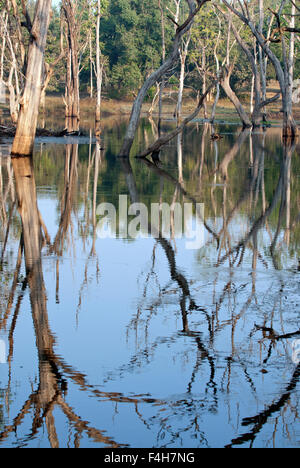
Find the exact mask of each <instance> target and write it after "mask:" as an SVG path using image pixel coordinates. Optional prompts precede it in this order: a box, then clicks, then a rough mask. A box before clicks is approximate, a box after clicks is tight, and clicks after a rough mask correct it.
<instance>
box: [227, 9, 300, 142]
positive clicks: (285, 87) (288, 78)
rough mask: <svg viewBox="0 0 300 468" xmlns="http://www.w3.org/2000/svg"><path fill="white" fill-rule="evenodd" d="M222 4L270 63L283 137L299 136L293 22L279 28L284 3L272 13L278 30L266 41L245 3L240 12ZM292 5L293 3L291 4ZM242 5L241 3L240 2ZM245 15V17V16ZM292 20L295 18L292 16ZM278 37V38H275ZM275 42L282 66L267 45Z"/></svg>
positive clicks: (292, 137)
mask: <svg viewBox="0 0 300 468" xmlns="http://www.w3.org/2000/svg"><path fill="white" fill-rule="evenodd" d="M223 3H224V4H225V5H226V6H227V8H228V9H229V10H231V11H232V12H233V13H234V14H235V15H236V16H237V17H238V18H239V19H240V20H241V21H242V22H243V23H244V24H245V25H246V26H248V27H249V28H250V30H251V32H252V34H253V36H254V37H255V38H256V40H257V42H258V44H259V46H260V47H261V48H262V50H263V52H264V53H265V55H266V56H267V57H268V58H269V60H270V61H271V62H272V64H273V66H274V69H275V72H276V76H277V79H278V81H279V84H280V90H281V94H282V110H283V137H284V138H291V139H294V138H295V137H297V136H298V135H299V131H298V127H297V124H296V122H295V120H294V117H293V102H292V81H293V69H294V53H293V50H294V45H295V28H294V27H293V24H294V21H293V20H292V21H291V26H290V27H289V28H282V27H281V20H280V18H281V14H282V8H283V6H284V4H285V2H282V4H281V7H280V9H279V12H278V13H276V12H273V14H274V16H275V17H276V20H277V25H278V28H276V29H275V31H273V33H272V34H271V36H270V37H268V38H267V39H266V38H265V37H264V36H263V35H261V34H260V32H259V30H258V29H257V28H256V27H255V24H254V22H253V19H252V18H251V17H250V14H249V10H248V8H247V5H246V2H244V6H245V9H244V8H243V9H242V12H241V11H239V10H237V9H236V8H234V6H233V5H232V4H231V3H229V2H228V1H227V0H223ZM292 4H294V3H292ZM240 5H242V2H240ZM245 14H247V17H246V16H245ZM292 18H293V19H295V17H294V16H293V15H292ZM286 32H290V33H291V34H292V36H291V39H290V53H289V54H288V53H287V50H286V39H285V37H284V34H285V33H286ZM276 35H277V36H278V35H279V38H277V37H276ZM270 42H276V43H281V45H282V52H283V65H282V62H281V60H280V59H279V58H278V57H277V56H276V55H275V53H274V52H273V50H272V49H271V48H270V46H269V43H270Z"/></svg>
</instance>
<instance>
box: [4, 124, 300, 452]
mask: <svg viewBox="0 0 300 468" xmlns="http://www.w3.org/2000/svg"><path fill="white" fill-rule="evenodd" d="M231 130H232V129H230V128H224V129H223V133H224V135H225V136H224V139H223V140H221V141H212V140H211V138H210V136H211V129H210V127H209V126H207V125H206V126H203V127H202V126H200V125H193V126H190V127H189V128H188V129H187V132H186V133H185V134H184V135H183V136H180V137H178V138H176V139H175V141H173V142H171V143H170V144H169V145H168V147H167V148H165V149H163V150H162V152H161V155H160V159H161V163H159V164H157V163H156V161H153V160H151V159H149V160H148V159H145V160H133V161H128V160H124V159H121V160H118V159H117V158H116V157H115V154H118V152H117V151H116V147H117V145H118V144H119V141H122V139H121V138H119V136H120V133H122V131H123V130H122V129H120V128H116V129H115V131H114V130H113V129H108V130H107V131H106V132H104V133H103V138H104V142H105V147H106V150H105V151H104V150H102V149H101V148H102V145H101V144H100V142H98V141H97V143H96V144H94V143H93V144H92V142H91V143H90V144H89V145H80V144H67V145H54V144H49V145H42V146H41V147H37V148H36V154H35V159H34V161H35V167H33V161H32V160H31V159H30V158H14V159H12V160H10V158H3V159H2V165H1V178H0V179H1V181H0V182H1V190H0V205H1V210H0V216H1V292H0V301H1V312H0V320H1V322H0V329H1V331H0V337H1V336H3V337H4V338H5V339H7V342H8V352H7V365H5V366H3V367H2V368H0V372H1V380H2V384H1V388H2V390H1V391H0V398H1V400H2V406H1V407H0V431H1V433H0V443H1V445H2V446H3V447H4V446H20V447H23V446H33V447H35V446H51V447H58V446H75V447H79V446H80V447H84V446H100V447H125V446H132V447H139V446H146V447H147V446H149V447H150V446H156V447H181V446H182V447H205V446H211V447H225V446H226V447H234V446H245V447H248V446H249V445H250V446H260V447H268V446H272V445H273V446H291V447H292V446H297V443H298V442H297V441H298V440H299V420H298V417H297V411H298V407H299V389H298V387H297V384H298V381H299V375H300V365H299V364H297V363H296V361H294V362H293V359H292V358H293V356H292V344H293V343H294V342H295V340H297V339H298V338H299V335H300V329H299V303H298V301H299V293H298V283H299V281H298V274H299V273H298V258H299V247H298V238H299V223H298V222H299V212H300V210H299V200H298V199H299V197H298V193H299V192H298V183H299V182H298V181H299V170H300V168H299V164H298V161H297V159H296V158H295V155H296V154H297V149H296V148H295V147H293V146H288V145H286V146H283V147H282V146H281V142H280V140H279V139H277V136H276V135H271V136H269V135H268V134H266V133H262V134H260V133H255V134H251V132H250V131H249V130H246V131H242V132H241V133H238V134H237V135H232V133H231ZM227 132H228V135H226V133H227ZM156 133H157V128H156V125H155V122H154V121H153V120H152V121H150V122H149V123H148V122H142V125H141V129H140V132H139V136H138V140H137V141H136V143H135V145H136V149H138V147H139V145H143V144H145V146H148V141H150V139H151V138H153V137H154V136H155V134H156ZM137 153H138V150H137ZM13 179H14V180H13ZM53 190H54V192H53ZM119 194H127V195H129V198H130V202H131V203H136V202H139V201H143V202H144V203H145V204H146V205H148V206H149V204H150V203H154V202H155V203H157V202H158V203H163V202H166V203H169V204H170V205H171V206H173V207H174V204H175V203H176V202H180V203H183V202H184V201H188V202H190V203H192V204H193V206H194V208H195V209H196V206H197V203H199V202H204V203H205V218H204V220H203V221H204V228H205V232H206V235H205V245H204V246H203V247H202V248H201V249H199V250H197V251H187V250H186V249H185V247H184V239H177V238H176V233H175V230H174V229H172V228H171V235H170V237H169V238H167V237H165V236H164V234H163V233H162V230H159V232H157V233H156V235H155V238H151V237H150V238H149V239H146V240H145V239H135V240H134V241H133V240H132V239H127V240H122V239H118V238H116V239H108V240H103V239H98V237H97V223H98V217H97V205H98V204H99V203H100V202H102V201H106V202H112V203H114V204H115V205H116V206H117V200H118V196H119ZM16 207H18V213H19V217H18V215H17V213H16ZM171 212H172V211H171ZM20 221H21V222H20ZM171 227H172V223H171ZM153 230H154V227H153V225H152V224H151V221H150V222H149V226H148V232H149V234H151V233H152V234H153V232H154V231H153ZM23 257H24V266H23V264H22V258H23ZM27 293H28V294H29V298H30V304H29V305H27V302H26V297H27ZM27 310H28V311H29V310H30V312H31V316H32V323H33V328H32V330H33V332H34V339H35V344H34V346H35V348H36V350H37V354H36V356H37V359H36V361H35V360H34V358H32V356H33V355H34V352H33V350H31V351H29V349H31V348H33V346H32V343H29V342H28V341H26V336H25V335H26V333H28V336H30V325H29V324H28V322H27V318H26V314H25V315H24V312H26V311H27ZM19 323H20V325H18V324H19ZM52 330H53V331H52ZM22 353H23V356H22V359H20V356H21V355H22ZM294 356H295V355H294ZM67 362H68V363H67ZM20 363H22V365H20ZM23 367H24V368H25V369H26V372H24V371H23V370H22V369H23ZM37 369H38V370H37ZM20 383H21V386H20ZM26 392H27V394H26ZM287 428H288V429H287Z"/></svg>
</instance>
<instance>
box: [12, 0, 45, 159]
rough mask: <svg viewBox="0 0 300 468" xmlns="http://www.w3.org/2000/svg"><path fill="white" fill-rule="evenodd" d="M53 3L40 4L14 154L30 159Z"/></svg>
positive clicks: (30, 44) (34, 22)
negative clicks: (28, 156) (26, 156)
mask: <svg viewBox="0 0 300 468" xmlns="http://www.w3.org/2000/svg"><path fill="white" fill-rule="evenodd" d="M51 3H52V2H51V0H38V2H37V4H36V9H35V16H34V21H33V24H32V28H31V32H30V34H31V37H30V43H29V50H28V60H27V69H26V82H25V89H24V93H23V96H22V98H21V101H20V106H21V107H20V111H19V118H18V125H17V131H16V135H15V138H14V141H13V146H12V153H13V154H23V155H30V154H31V153H32V150H33V144H34V138H35V132H36V126H37V119H38V111H39V104H40V96H41V87H42V68H43V64H44V52H45V46H46V38H47V33H48V26H49V21H50V12H51Z"/></svg>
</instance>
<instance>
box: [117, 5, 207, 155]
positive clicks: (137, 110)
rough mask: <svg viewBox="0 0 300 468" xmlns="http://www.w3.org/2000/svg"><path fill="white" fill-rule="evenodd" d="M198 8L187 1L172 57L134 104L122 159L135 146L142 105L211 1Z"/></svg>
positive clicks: (145, 85) (171, 64)
mask: <svg viewBox="0 0 300 468" xmlns="http://www.w3.org/2000/svg"><path fill="white" fill-rule="evenodd" d="M196 1H197V6H195V4H194V2H193V1H191V0H187V2H188V5H189V16H188V18H187V19H186V21H185V22H184V23H183V24H182V25H181V26H178V28H177V31H176V35H175V38H174V41H173V47H172V50H171V52H170V55H169V56H168V57H167V59H166V60H165V61H164V63H163V64H162V65H161V66H160V67H159V69H158V70H156V71H154V72H153V73H152V74H151V75H150V76H149V77H148V78H147V80H146V81H145V83H144V84H143V86H142V88H141V89H140V91H139V93H138V96H137V98H136V100H135V102H134V104H133V107H132V111H131V117H130V121H129V125H128V127H127V132H126V135H125V138H124V141H123V146H122V148H121V151H120V156H121V157H127V158H128V157H129V153H130V150H131V147H132V144H133V140H134V137H135V133H136V130H137V127H138V124H139V120H140V115H141V110H142V105H143V102H144V99H145V97H146V94H147V92H148V90H149V89H150V88H151V87H152V86H154V84H155V83H156V82H157V81H159V80H160V79H161V77H162V76H164V75H165V74H166V73H167V72H168V71H169V70H170V69H171V68H172V66H173V65H174V64H175V63H176V61H177V60H178V56H179V47H180V43H181V39H182V37H183V36H184V35H185V34H186V33H188V32H189V31H190V29H191V27H192V24H193V21H194V18H195V16H196V14H197V13H198V12H199V11H200V9H201V8H202V7H203V5H204V4H205V3H207V2H208V1H210V0H196Z"/></svg>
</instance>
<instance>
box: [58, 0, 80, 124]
mask: <svg viewBox="0 0 300 468" xmlns="http://www.w3.org/2000/svg"><path fill="white" fill-rule="evenodd" d="M62 8H63V11H64V14H65V19H66V24H67V32H66V34H67V77H66V92H65V106H66V124H67V128H68V131H69V132H73V131H77V130H78V128H79V120H80V102H79V61H78V39H77V36H78V28H77V24H76V8H77V2H74V1H71V0H63V1H62Z"/></svg>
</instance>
